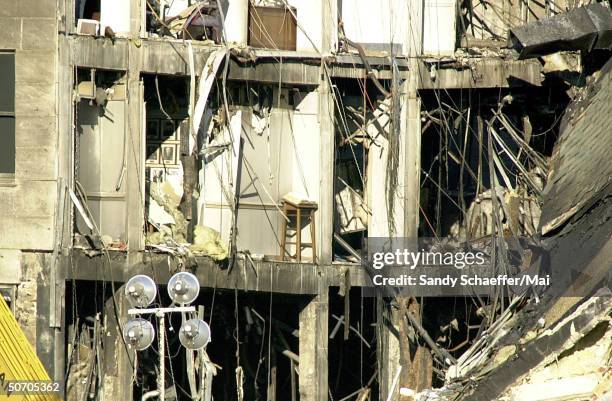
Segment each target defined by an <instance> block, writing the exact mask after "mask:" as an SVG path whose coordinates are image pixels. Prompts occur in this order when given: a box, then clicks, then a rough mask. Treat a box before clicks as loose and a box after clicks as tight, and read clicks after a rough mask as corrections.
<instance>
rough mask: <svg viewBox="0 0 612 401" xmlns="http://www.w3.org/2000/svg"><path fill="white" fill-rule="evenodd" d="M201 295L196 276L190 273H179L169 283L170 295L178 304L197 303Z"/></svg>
mask: <svg viewBox="0 0 612 401" xmlns="http://www.w3.org/2000/svg"><path fill="white" fill-rule="evenodd" d="M199 293H200V283H199V282H198V279H197V277H196V276H194V275H193V274H191V273H189V272H179V273H176V274H175V275H174V276H172V277H171V278H170V281H168V295H170V299H172V301H173V302H175V303H177V304H185V305H188V304H190V303H192V302H193V301H195V299H196V298H197V297H198V294H199Z"/></svg>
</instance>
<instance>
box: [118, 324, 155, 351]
mask: <svg viewBox="0 0 612 401" xmlns="http://www.w3.org/2000/svg"><path fill="white" fill-rule="evenodd" d="M123 339H124V340H125V342H126V343H127V344H129V345H130V346H131V347H132V348H134V349H136V350H138V351H142V350H144V349H147V348H149V347H150V346H151V344H152V343H153V339H155V329H153V325H152V324H151V322H149V321H148V320H145V319H141V318H137V319H132V320H128V321H127V323H126V324H125V326H123Z"/></svg>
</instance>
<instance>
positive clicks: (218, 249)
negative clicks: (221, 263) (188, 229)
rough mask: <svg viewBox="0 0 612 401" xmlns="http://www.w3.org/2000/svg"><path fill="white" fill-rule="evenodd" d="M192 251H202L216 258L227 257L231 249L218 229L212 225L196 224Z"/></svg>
mask: <svg viewBox="0 0 612 401" xmlns="http://www.w3.org/2000/svg"><path fill="white" fill-rule="evenodd" d="M189 249H190V250H191V251H192V252H200V253H203V254H205V255H207V256H210V257H211V258H213V259H215V260H224V259H227V257H228V255H229V249H228V247H227V245H226V244H225V243H223V241H222V240H221V235H219V232H218V231H215V230H213V229H212V228H210V227H204V226H200V225H196V226H195V230H194V239H193V244H192V245H190V246H189Z"/></svg>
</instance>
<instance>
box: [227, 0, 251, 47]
mask: <svg viewBox="0 0 612 401" xmlns="http://www.w3.org/2000/svg"><path fill="white" fill-rule="evenodd" d="M224 25H225V38H226V40H227V42H228V43H238V44H241V45H246V44H247V41H248V39H249V0H229V4H228V6H227V11H226V14H225V24H224Z"/></svg>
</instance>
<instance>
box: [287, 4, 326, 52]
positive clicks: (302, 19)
mask: <svg viewBox="0 0 612 401" xmlns="http://www.w3.org/2000/svg"><path fill="white" fill-rule="evenodd" d="M322 1H323V0H289V4H290V5H291V6H292V7H295V8H296V9H297V23H298V27H297V41H296V50H297V51H307V52H314V51H315V49H314V48H313V45H312V44H313V43H314V45H315V46H316V48H317V50H319V51H321V49H322V46H323V42H322V37H321V35H322V32H323V26H322V24H323V17H322ZM300 27H302V28H303V29H304V31H302V29H300ZM309 38H310V40H309ZM311 41H312V43H311Z"/></svg>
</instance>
